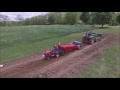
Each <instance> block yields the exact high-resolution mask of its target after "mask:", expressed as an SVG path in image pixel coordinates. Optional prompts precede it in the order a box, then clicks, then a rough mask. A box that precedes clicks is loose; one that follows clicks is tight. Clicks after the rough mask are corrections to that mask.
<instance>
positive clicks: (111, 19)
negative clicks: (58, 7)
mask: <svg viewBox="0 0 120 90" xmlns="http://www.w3.org/2000/svg"><path fill="white" fill-rule="evenodd" d="M15 19H16V21H10V19H9V17H8V16H6V15H2V14H0V26H14V25H54V24H60V25H65V24H70V25H74V24H78V23H84V24H88V25H95V24H100V25H101V26H102V27H103V26H104V25H105V24H109V25H118V24H119V23H120V12H50V13H47V14H45V15H38V16H34V17H31V18H26V19H24V18H23V16H21V15H17V16H16V18H15Z"/></svg>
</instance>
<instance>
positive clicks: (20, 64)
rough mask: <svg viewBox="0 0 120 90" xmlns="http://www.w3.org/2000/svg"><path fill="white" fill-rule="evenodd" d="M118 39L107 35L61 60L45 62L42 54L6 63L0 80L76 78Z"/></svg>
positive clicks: (60, 58)
mask: <svg viewBox="0 0 120 90" xmlns="http://www.w3.org/2000/svg"><path fill="white" fill-rule="evenodd" d="M116 39H118V38H117V37H116V36H115V35H112V34H106V35H104V36H103V37H102V38H98V39H97V42H96V43H94V44H93V45H83V47H82V48H81V50H76V51H73V52H70V53H69V54H67V55H65V56H61V57H59V58H53V59H50V60H43V59H42V54H41V53H40V54H38V55H33V56H30V57H25V58H22V59H19V60H16V61H12V62H8V63H5V64H4V67H2V68H0V78H74V77H75V76H76V74H77V73H79V72H82V71H83V70H85V69H86V68H87V67H88V66H89V65H90V64H91V63H94V62H95V61H96V58H98V57H100V55H101V54H102V53H103V52H104V50H105V49H106V48H109V47H110V46H111V45H113V44H114V41H115V40H116Z"/></svg>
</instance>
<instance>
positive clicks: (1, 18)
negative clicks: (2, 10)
mask: <svg viewBox="0 0 120 90" xmlns="http://www.w3.org/2000/svg"><path fill="white" fill-rule="evenodd" d="M8 20H9V17H8V16H7V15H2V14H0V22H3V26H5V25H6V21H8Z"/></svg>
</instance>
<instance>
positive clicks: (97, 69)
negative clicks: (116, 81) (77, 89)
mask: <svg viewBox="0 0 120 90" xmlns="http://www.w3.org/2000/svg"><path fill="white" fill-rule="evenodd" d="M119 50H120V46H119V45H117V46H116V45H115V46H113V47H112V48H110V49H107V50H106V52H105V53H104V54H103V55H102V58H100V59H98V60H97V62H96V63H94V64H92V65H91V66H90V67H89V68H88V69H87V70H86V71H84V72H83V73H81V74H79V75H78V78H120V56H119V52H120V51H119Z"/></svg>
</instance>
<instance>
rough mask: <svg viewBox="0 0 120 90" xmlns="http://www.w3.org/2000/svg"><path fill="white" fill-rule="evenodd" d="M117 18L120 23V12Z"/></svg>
mask: <svg viewBox="0 0 120 90" xmlns="http://www.w3.org/2000/svg"><path fill="white" fill-rule="evenodd" d="M116 20H117V22H118V23H119V24H120V14H119V15H118V16H117V18H116Z"/></svg>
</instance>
